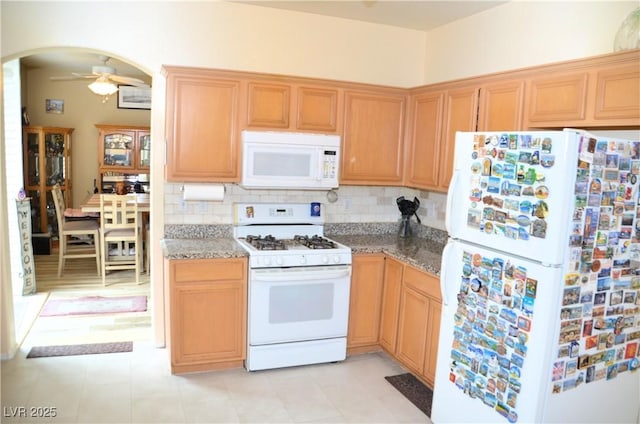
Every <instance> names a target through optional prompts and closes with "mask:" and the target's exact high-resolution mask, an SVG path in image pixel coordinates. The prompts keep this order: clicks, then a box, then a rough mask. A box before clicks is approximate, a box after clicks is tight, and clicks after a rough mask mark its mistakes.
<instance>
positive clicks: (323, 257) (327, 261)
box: [322, 255, 329, 264]
mask: <svg viewBox="0 0 640 424" xmlns="http://www.w3.org/2000/svg"><path fill="white" fill-rule="evenodd" d="M322 263H323V264H328V263H329V257H328V256H327V255H323V256H322Z"/></svg>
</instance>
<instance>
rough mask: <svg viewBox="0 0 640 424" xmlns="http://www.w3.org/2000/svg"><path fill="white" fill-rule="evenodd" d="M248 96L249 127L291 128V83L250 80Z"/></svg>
mask: <svg viewBox="0 0 640 424" xmlns="http://www.w3.org/2000/svg"><path fill="white" fill-rule="evenodd" d="M248 96H249V97H248V103H247V105H248V106H247V126H248V127H268V128H289V105H290V104H291V87H290V86H289V85H282V84H265V83H255V82H250V83H249V85H248Z"/></svg>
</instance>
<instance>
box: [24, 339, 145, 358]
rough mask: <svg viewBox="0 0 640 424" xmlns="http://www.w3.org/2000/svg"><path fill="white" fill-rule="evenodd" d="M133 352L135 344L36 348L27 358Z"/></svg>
mask: <svg viewBox="0 0 640 424" xmlns="http://www.w3.org/2000/svg"><path fill="white" fill-rule="evenodd" d="M131 351H133V342H116V343H92V344H79V345H60V346H34V347H32V348H31V350H30V351H29V354H28V355H27V358H45V357H49V356H73V355H96V354H99V353H119V352H131Z"/></svg>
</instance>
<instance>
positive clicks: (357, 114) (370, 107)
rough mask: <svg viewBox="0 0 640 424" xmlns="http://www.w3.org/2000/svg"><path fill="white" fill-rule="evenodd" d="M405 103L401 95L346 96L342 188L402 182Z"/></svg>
mask: <svg viewBox="0 0 640 424" xmlns="http://www.w3.org/2000/svg"><path fill="white" fill-rule="evenodd" d="M405 99H406V96H405V95H404V93H402V94H391V93H376V92H371V93H369V92H353V91H351V92H346V93H345V119H344V140H343V143H342V174H341V176H340V179H341V183H342V184H355V185H368V184H375V185H396V184H398V183H401V182H402V168H403V167H402V163H403V159H404V157H403V154H402V153H403V127H404V120H405V117H404V115H405V112H404V110H405V103H406V100H405Z"/></svg>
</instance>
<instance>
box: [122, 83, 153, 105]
mask: <svg viewBox="0 0 640 424" xmlns="http://www.w3.org/2000/svg"><path fill="white" fill-rule="evenodd" d="M118 109H147V110H149V109H151V87H134V86H132V85H118Z"/></svg>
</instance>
